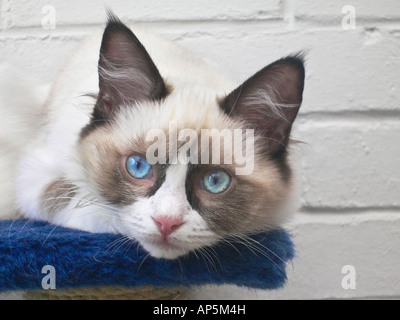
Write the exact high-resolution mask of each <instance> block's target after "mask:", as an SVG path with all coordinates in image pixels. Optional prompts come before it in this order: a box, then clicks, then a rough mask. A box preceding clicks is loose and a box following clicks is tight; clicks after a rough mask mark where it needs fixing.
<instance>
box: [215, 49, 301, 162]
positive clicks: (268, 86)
mask: <svg viewBox="0 0 400 320" xmlns="http://www.w3.org/2000/svg"><path fill="white" fill-rule="evenodd" d="M304 75H305V72H304V63H303V59H302V57H301V56H300V55H295V56H290V57H286V58H283V59H280V60H278V61H275V62H274V63H272V64H270V65H268V66H267V67H265V68H263V69H262V70H260V71H259V72H257V73H256V74H255V75H253V76H252V77H251V78H249V79H248V80H246V81H245V82H244V83H243V84H242V85H241V86H239V87H238V88H237V89H235V90H234V91H233V92H232V93H230V94H229V95H228V96H226V97H225V98H224V99H223V100H222V102H221V104H220V105H221V108H222V110H223V111H224V112H225V113H226V114H228V115H230V116H232V117H237V118H240V119H242V120H244V121H245V123H247V124H248V128H252V129H255V131H256V133H258V134H261V136H262V137H264V138H265V151H266V152H267V153H268V154H269V155H271V156H276V155H279V154H282V152H284V151H285V149H286V145H287V143H288V140H289V135H290V130H291V127H292V124H293V121H294V120H295V118H296V115H297V112H298V111H299V108H300V105H301V102H302V99H303V89H304Z"/></svg>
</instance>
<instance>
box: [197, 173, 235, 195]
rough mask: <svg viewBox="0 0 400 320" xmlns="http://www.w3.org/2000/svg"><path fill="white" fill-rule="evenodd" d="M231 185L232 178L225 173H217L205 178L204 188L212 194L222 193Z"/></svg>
mask: <svg viewBox="0 0 400 320" xmlns="http://www.w3.org/2000/svg"><path fill="white" fill-rule="evenodd" d="M230 184H231V177H230V175H229V174H227V173H226V172H225V171H215V172H211V173H208V174H206V175H205V176H204V177H203V186H204V189H206V190H207V191H208V192H210V193H215V194H216V193H222V192H224V191H225V190H226V189H228V187H229V185H230Z"/></svg>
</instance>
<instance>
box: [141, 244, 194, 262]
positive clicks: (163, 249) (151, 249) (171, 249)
mask: <svg viewBox="0 0 400 320" xmlns="http://www.w3.org/2000/svg"><path fill="white" fill-rule="evenodd" d="M141 245H142V247H143V248H144V249H145V250H146V251H147V252H148V253H149V254H150V255H151V256H152V257H154V258H157V259H168V260H173V259H177V258H179V257H181V256H184V255H186V254H188V253H189V252H190V251H191V250H190V249H189V248H185V247H184V245H176V244H171V243H149V242H142V243H141Z"/></svg>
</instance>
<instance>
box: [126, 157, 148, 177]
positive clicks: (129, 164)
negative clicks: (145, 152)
mask: <svg viewBox="0 0 400 320" xmlns="http://www.w3.org/2000/svg"><path fill="white" fill-rule="evenodd" d="M126 170H127V171H128V173H129V174H130V175H131V176H132V177H134V178H136V179H143V178H147V177H148V176H149V175H150V173H151V172H152V168H151V164H150V163H148V162H147V160H146V159H144V158H142V157H139V156H130V157H128V158H127V159H126Z"/></svg>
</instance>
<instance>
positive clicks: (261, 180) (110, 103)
mask: <svg viewBox="0 0 400 320" xmlns="http://www.w3.org/2000/svg"><path fill="white" fill-rule="evenodd" d="M99 71H100V72H99V79H100V92H99V95H98V99H97V103H96V106H95V109H94V113H93V117H92V122H91V123H90V124H89V125H88V126H87V127H86V128H85V129H84V130H83V131H82V134H81V139H80V141H79V145H78V149H79V154H80V158H81V161H82V164H83V167H84V170H85V172H86V174H87V179H88V181H89V182H90V184H91V187H92V188H93V189H95V190H96V193H97V194H98V195H99V198H100V199H101V201H104V202H105V203H106V204H107V205H112V206H114V207H115V208H116V212H117V213H116V217H115V221H116V223H115V224H116V228H117V229H118V231H119V232H120V233H121V234H123V235H126V236H128V237H129V238H131V239H134V240H137V241H139V243H140V244H141V245H142V246H143V247H144V248H145V249H146V250H147V251H148V252H149V253H150V254H151V255H152V256H155V257H161V258H168V259H173V258H176V257H178V256H181V255H183V254H186V253H188V252H189V251H192V250H195V249H198V248H201V247H203V246H206V245H210V244H213V243H215V242H217V241H219V240H221V239H223V238H225V237H227V236H230V235H236V234H243V233H249V232H254V231H259V230H265V229H267V228H274V227H276V226H277V225H279V223H280V222H281V221H282V216H281V215H280V211H281V208H282V206H283V205H284V203H285V201H286V200H287V197H288V195H289V193H290V192H289V190H290V187H291V183H290V181H291V179H290V169H289V167H288V164H287V162H286V145H287V143H288V140H289V133H290V128H291V125H292V122H293V121H294V118H295V116H296V114H297V111H298V108H299V106H300V103H301V95H302V90H303V80H304V69H303V65H302V62H301V60H299V59H298V58H296V57H290V58H286V59H282V60H279V61H277V62H275V63H274V64H272V65H270V66H268V67H266V68H264V69H263V70H261V71H260V72H259V73H257V74H256V75H254V76H253V77H252V78H250V79H249V80H247V81H246V82H245V83H244V84H243V85H242V86H240V87H239V88H238V89H237V90H234V91H233V92H232V93H231V94H229V95H227V96H224V97H221V96H217V94H216V93H215V92H214V91H213V90H212V88H211V89H206V88H198V87H196V86H193V87H189V86H187V87H185V88H179V87H175V86H174V84H173V83H171V84H169V85H167V84H166V81H165V80H164V79H163V78H162V77H161V75H160V74H159V72H158V70H157V68H156V66H155V65H154V63H153V62H152V60H151V58H150V57H149V56H148V54H147V52H146V50H145V49H144V48H143V47H142V46H141V44H140V43H139V42H138V40H137V39H136V37H135V36H134V35H133V34H132V33H131V31H130V30H129V29H128V28H127V27H125V26H124V25H123V24H121V23H120V22H119V21H117V20H116V19H115V18H113V19H111V20H110V21H109V23H108V26H107V28H106V31H105V33H104V36H103V42H102V47H101V52H100V61H99ZM246 129H247V130H249V129H251V130H250V131H246ZM205 132H207V133H208V136H206V135H203V134H204V133H205ZM221 132H224V133H225V134H226V135H227V136H228V137H229V135H230V137H231V139H229V138H226V136H224V139H222V140H221V144H220V146H219V148H218V147H215V145H214V143H215V141H216V140H217V138H218V140H219V138H220V136H219V134H221ZM235 132H236V133H235ZM150 133H152V134H150ZM239 133H240V134H239ZM247 133H248V134H247ZM155 137H157V138H155ZM191 139H192V140H191ZM155 142H157V148H156V149H155V148H154V146H155ZM159 146H164V147H165V148H164V149H160V148H159ZM188 147H189V148H188ZM163 151H165V154H162V153H163ZM216 154H218V155H219V160H218V159H217V158H215V159H214V158H213V155H216ZM161 155H165V157H161ZM239 156H240V157H239ZM154 158H155V159H154ZM239 158H240V161H239V160H238V159H239ZM160 159H162V161H160ZM229 159H231V160H229ZM240 169H242V171H240ZM243 169H246V170H243Z"/></svg>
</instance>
